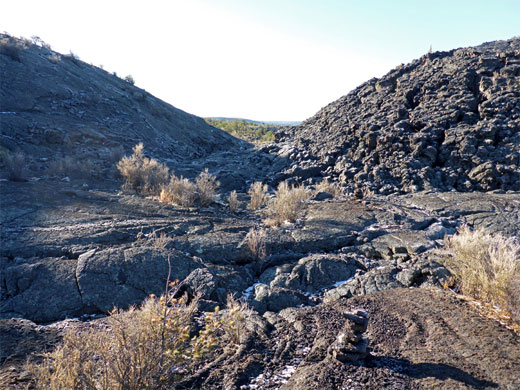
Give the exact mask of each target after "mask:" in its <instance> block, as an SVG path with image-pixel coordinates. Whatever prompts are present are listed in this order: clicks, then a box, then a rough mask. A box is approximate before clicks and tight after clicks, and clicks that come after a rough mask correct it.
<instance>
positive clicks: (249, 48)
mask: <svg viewBox="0 0 520 390" xmlns="http://www.w3.org/2000/svg"><path fill="white" fill-rule="evenodd" d="M519 20H520V0H516V1H513V0H496V1H493V0H488V1H482V0H474V1H467V0H459V1H457V0H451V1H444V0H442V1H433V0H432V1H411V0H401V1H399V0H394V1H392V0H387V1H383V0H373V1H362V0H356V1H354V0H344V1H339V0H321V1H318V0H313V1H311V0H278V1H276V0H257V1H252V0H213V1H211V0H189V1H188V0H148V1H141V0H140V1H137V0H126V1H123V0H110V1H107V0H104V1H101V0H91V1H70V0H47V1H41V0H17V1H10V2H6V3H5V4H3V5H2V12H1V13H0V30H5V31H7V32H9V33H11V34H14V35H18V36H20V35H21V36H24V37H30V36H32V35H38V36H40V37H41V38H42V39H44V40H45V41H47V42H48V43H50V44H51V45H52V47H53V48H54V49H55V50H57V51H60V52H63V53H68V52H69V51H70V50H72V51H73V52H74V53H76V54H78V55H79V56H80V58H81V59H83V60H84V61H86V62H90V63H93V64H95V65H99V64H102V65H104V68H105V69H107V70H109V71H116V72H117V73H118V74H119V75H123V76H124V75H127V74H131V75H132V76H133V77H134V78H135V80H136V84H137V85H138V86H140V87H142V88H144V89H146V90H148V91H150V92H151V93H153V94H155V95H156V96H158V97H159V98H161V99H163V100H166V101H167V102H169V103H171V104H173V105H174V106H176V107H178V108H180V109H183V110H185V111H188V112H190V113H193V114H196V115H200V116H233V117H243V118H250V119H257V120H303V119H306V118H308V117H310V116H312V115H313V114H314V113H315V112H316V111H318V110H319V109H320V108H321V107H323V106H325V105H326V104H328V103H329V102H331V101H333V100H335V99H337V98H339V97H341V96H342V95H345V94H346V93H348V92H349V91H350V90H351V89H353V88H355V87H356V86H357V85H359V84H361V83H362V82H363V81H366V80H367V79H370V78H372V77H380V76H382V75H383V74H385V73H387V72H388V71H389V70H390V69H392V68H394V67H395V66H397V65H399V64H400V63H407V62H409V61H411V60H413V59H414V58H417V57H420V56H421V55H423V54H424V53H426V52H427V51H428V50H429V48H430V45H431V46H432V48H433V50H434V51H436V50H450V49H452V48H457V47H463V46H471V45H477V44H480V43H482V42H486V41H491V40H497V39H508V38H511V37H513V36H518V35H520V22H519Z"/></svg>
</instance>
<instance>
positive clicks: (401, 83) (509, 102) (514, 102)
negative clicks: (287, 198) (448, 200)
mask: <svg viewBox="0 0 520 390" xmlns="http://www.w3.org/2000/svg"><path fill="white" fill-rule="evenodd" d="M519 91H520V38H513V39H510V40H507V41H497V42H490V43H485V44H482V45H480V46H476V47H469V48H463V49H457V50H451V51H448V52H435V53H428V54H426V55H424V56H422V57H421V58H419V59H417V60H414V61H413V62H411V63H409V64H407V65H400V66H399V67H397V68H396V69H394V70H392V71H391V72H390V73H388V74H387V75H385V76H383V77H382V78H380V79H376V78H374V79H371V80H369V81H367V82H366V83H364V84H362V85H360V86H359V87H357V88H356V89H354V90H353V91H352V92H350V93H349V94H348V95H346V96H344V97H342V98H340V99H338V100H337V101H335V102H333V103H330V104H329V105H328V106H326V107H324V108H323V109H322V110H320V111H319V112H318V113H317V114H316V115H314V116H313V117H311V118H310V119H308V120H306V121H305V122H303V123H302V124H301V125H299V126H296V127H293V128H290V129H288V130H287V131H286V133H285V136H284V135H282V134H279V135H278V139H279V141H280V142H281V143H282V144H283V143H285V144H286V146H284V147H283V148H281V149H280V151H279V153H282V152H284V151H285V153H286V155H287V157H288V158H289V159H290V161H291V163H290V165H291V168H289V169H287V170H286V171H284V173H282V174H281V175H280V176H279V179H283V178H284V177H285V176H284V175H286V176H292V177H293V178H296V179H298V180H305V179H308V178H312V177H316V176H317V177H320V176H329V177H332V178H334V179H335V180H337V181H339V182H342V183H343V184H344V185H345V186H347V187H348V188H349V189H350V190H351V191H352V192H353V193H356V194H358V195H359V196H363V194H367V193H372V192H376V193H381V194H389V193H395V192H401V193H412V192H417V191H420V190H441V191H446V190H452V189H456V190H457V191H462V192H468V191H489V190H495V189H502V190H514V191H518V190H520V92H519ZM305 166H307V167H314V169H310V168H307V169H305V170H302V169H296V167H305ZM317 170H320V173H319V174H317Z"/></svg>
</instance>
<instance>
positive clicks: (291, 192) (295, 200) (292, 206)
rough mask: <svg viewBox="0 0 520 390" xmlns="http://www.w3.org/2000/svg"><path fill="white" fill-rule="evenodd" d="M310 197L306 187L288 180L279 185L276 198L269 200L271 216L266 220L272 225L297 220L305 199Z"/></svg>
mask: <svg viewBox="0 0 520 390" xmlns="http://www.w3.org/2000/svg"><path fill="white" fill-rule="evenodd" d="M309 197H310V193H309V191H307V189H305V187H299V186H292V185H289V184H288V183H287V182H286V181H284V182H281V183H280V184H279V185H278V189H277V190H276V192H275V197H274V199H272V200H271V202H269V205H268V210H267V212H268V214H269V218H268V219H267V220H266V222H267V223H268V224H270V225H280V224H282V223H283V222H285V221H288V222H295V221H296V219H297V218H298V216H299V215H300V214H301V212H302V210H303V208H304V205H305V201H307V200H308V199H309Z"/></svg>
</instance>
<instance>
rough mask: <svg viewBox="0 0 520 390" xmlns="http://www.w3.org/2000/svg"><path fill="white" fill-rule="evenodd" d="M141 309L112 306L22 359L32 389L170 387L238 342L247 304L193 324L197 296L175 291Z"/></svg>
mask: <svg viewBox="0 0 520 390" xmlns="http://www.w3.org/2000/svg"><path fill="white" fill-rule="evenodd" d="M169 291H170V292H169V293H167V294H165V295H163V296H161V297H160V298H156V297H154V296H151V297H150V298H149V299H147V300H146V301H145V302H144V303H143V305H142V306H141V307H140V308H136V307H133V308H130V309H129V310H126V311H121V310H116V311H114V312H112V313H111V315H110V316H109V317H107V319H105V320H104V322H102V323H97V324H95V325H92V326H90V327H88V328H87V329H84V330H78V329H72V330H70V331H68V332H66V333H65V335H64V338H63V341H62V343H61V344H60V345H59V346H58V347H57V348H56V349H55V350H54V351H52V352H49V353H45V354H43V355H42V356H40V359H39V360H38V359H36V358H33V359H31V360H29V361H28V362H27V364H26V370H27V371H28V372H29V373H30V374H31V375H32V378H33V383H32V385H33V386H34V387H35V388H36V389H81V390H83V389H85V390H86V389H99V390H109V389H116V390H141V389H170V388H172V386H174V385H175V383H178V381H179V380H181V379H182V378H183V377H184V376H185V375H186V374H188V373H190V372H191V371H192V369H193V368H194V367H195V366H196V364H197V362H198V361H200V360H201V359H204V358H205V356H206V355H207V354H208V353H209V352H210V351H211V350H212V349H214V348H223V349H225V348H229V347H233V346H234V345H235V344H238V343H240V342H242V340H243V334H244V324H243V319H244V318H245V316H246V315H247V313H248V312H247V310H248V309H247V307H246V306H245V305H244V304H240V303H238V302H236V301H234V300H233V299H231V298H230V299H229V301H228V307H229V309H228V310H225V311H222V312H220V311H219V310H218V308H217V309H216V311H215V313H206V314H205V315H204V316H202V317H201V318H200V319H199V320H198V322H199V323H200V322H202V323H201V325H200V327H199V328H198V330H197V329H196V327H195V326H194V325H193V324H194V323H195V321H194V314H195V312H196V304H197V300H196V299H195V300H193V301H192V303H190V304H189V305H186V304H185V302H184V300H183V299H179V298H174V294H173V291H175V289H173V288H172V289H170V290H169Z"/></svg>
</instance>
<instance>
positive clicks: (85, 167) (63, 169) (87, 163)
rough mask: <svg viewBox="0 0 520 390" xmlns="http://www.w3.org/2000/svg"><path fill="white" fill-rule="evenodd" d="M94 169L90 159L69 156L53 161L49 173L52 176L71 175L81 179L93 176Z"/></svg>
mask: <svg viewBox="0 0 520 390" xmlns="http://www.w3.org/2000/svg"><path fill="white" fill-rule="evenodd" d="M93 169H94V165H93V164H92V161H91V160H90V159H88V158H82V159H78V158H74V157H71V156H67V157H63V158H58V159H56V160H53V161H51V162H50V163H49V167H48V169H47V173H48V174H49V175H50V176H69V177H71V178H75V179H79V178H87V177H91V176H92V172H93Z"/></svg>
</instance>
